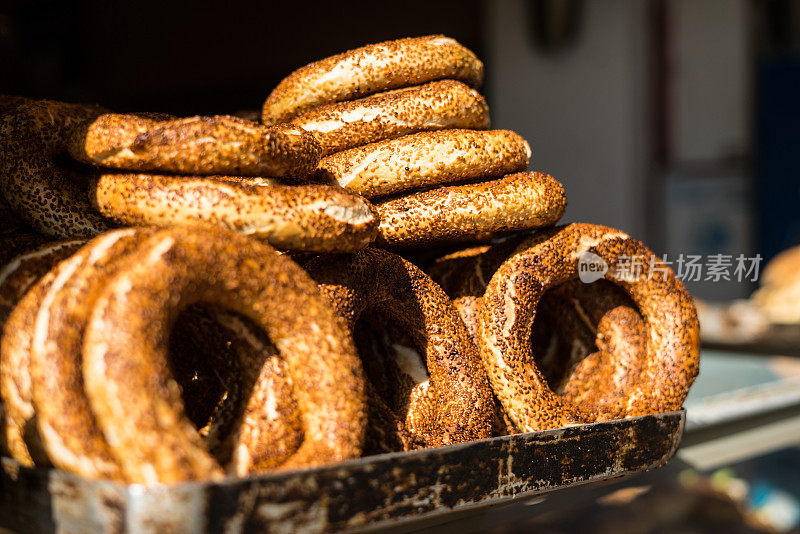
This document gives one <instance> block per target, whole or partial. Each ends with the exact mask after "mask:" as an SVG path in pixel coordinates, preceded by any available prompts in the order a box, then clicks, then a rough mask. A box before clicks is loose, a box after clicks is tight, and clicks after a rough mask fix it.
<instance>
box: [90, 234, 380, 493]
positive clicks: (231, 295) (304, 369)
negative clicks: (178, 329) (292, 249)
mask: <svg viewBox="0 0 800 534" xmlns="http://www.w3.org/2000/svg"><path fill="white" fill-rule="evenodd" d="M122 263H123V265H121V266H120V268H119V271H118V272H117V273H116V274H115V275H114V276H113V277H112V278H111V279H110V280H109V282H108V284H107V285H106V287H105V289H104V290H103V291H102V292H101V294H100V295H99V297H98V299H97V302H96V305H95V307H94V309H93V311H92V313H91V316H90V319H89V323H88V326H87V329H86V333H85V337H84V345H83V346H84V351H83V352H84V360H83V361H84V364H83V371H84V372H83V375H84V381H85V385H86V391H87V393H88V396H89V399H90V401H91V403H92V408H93V412H94V414H95V417H96V418H97V421H98V423H99V425H100V427H101V428H102V429H103V433H104V434H105V435H106V436H107V437H108V438H112V437H113V439H108V442H109V445H110V446H111V448H112V450H113V452H114V456H115V458H116V459H117V460H118V461H119V462H120V464H121V466H122V471H123V473H124V474H125V478H126V480H128V481H130V482H137V483H157V482H164V483H168V482H177V481H181V480H189V479H204V478H209V477H211V478H217V477H219V476H221V475H222V473H223V471H222V466H220V465H219V463H218V462H217V461H216V459H214V458H213V457H212V456H211V454H210V453H209V451H208V450H207V448H206V447H205V446H204V443H203V441H202V438H201V436H200V435H199V433H198V432H197V429H196V428H195V427H194V426H193V425H192V423H191V422H190V421H189V420H188V418H187V417H186V415H185V413H184V410H183V407H182V403H181V399H180V390H179V388H178V386H177V384H176V383H175V381H174V380H173V379H172V378H171V377H170V373H169V369H168V362H167V351H166V346H165V345H164V343H163V341H164V340H166V339H167V336H168V332H169V328H170V326H171V321H170V318H171V317H175V316H176V315H177V314H178V313H179V312H180V310H181V309H183V308H185V307H186V306H189V305H191V304H194V303H198V302H204V303H207V304H214V305H215V306H219V307H222V308H226V309H230V310H231V311H234V312H236V313H240V314H242V315H245V316H247V317H249V318H250V319H251V320H253V322H254V323H255V324H256V325H258V327H259V328H262V329H264V330H265V331H266V332H267V333H268V335H269V338H270V339H271V340H273V342H274V343H275V346H276V347H278V349H279V351H280V353H281V356H282V358H283V360H284V361H285V362H286V365H287V371H288V374H289V376H290V377H291V382H292V384H293V388H294V394H295V398H296V399H297V403H298V406H299V407H300V410H301V412H302V421H303V429H304V439H303V443H302V445H301V446H300V447H299V449H298V450H297V451H296V452H295V453H294V454H293V455H292V456H291V457H290V458H289V459H288V460H287V461H286V462H285V463H284V464H283V466H285V467H297V466H305V465H318V464H321V463H325V462H332V461H338V460H344V459H347V458H352V457H354V456H357V455H358V454H359V453H360V450H361V446H362V440H363V437H364V419H365V406H364V398H363V394H364V389H363V388H364V384H363V376H362V371H361V367H360V365H359V362H358V357H357V355H356V352H355V348H354V346H353V342H352V338H351V337H350V335H349V334H348V332H347V330H346V328H345V326H344V324H343V323H342V322H341V320H340V319H337V318H336V315H335V314H334V312H333V310H332V309H331V308H330V306H329V305H328V304H327V303H326V302H325V299H324V298H323V297H322V296H321V295H320V294H319V290H318V289H317V287H316V284H315V283H314V282H313V281H312V280H311V279H310V278H309V277H308V276H307V275H306V274H305V273H304V272H303V271H302V270H301V269H300V268H299V267H298V266H297V265H296V264H295V263H294V262H292V261H291V260H290V259H289V258H288V257H286V256H285V255H279V254H277V253H276V251H275V249H273V248H272V247H270V246H268V245H265V244H262V243H259V242H257V241H254V240H252V239H248V238H246V237H244V236H241V235H239V234H236V233H233V232H230V231H227V230H223V229H220V228H216V227H208V228H188V227H184V228H172V229H169V230H163V231H160V232H158V233H156V234H155V235H154V236H152V237H151V238H150V239H148V240H147V241H146V242H145V243H144V244H142V245H141V246H140V248H139V250H138V251H137V252H136V253H134V254H131V255H130V256H128V257H127V258H125V259H124V260H123V261H122ZM275 302H279V303H280V306H279V307H277V308H276V307H275V306H273V303H275ZM285 309H292V310H295V312H296V313H290V314H287V313H285V312H284V310H285ZM141 310H148V313H147V314H146V316H145V315H143V314H142V313H141Z"/></svg>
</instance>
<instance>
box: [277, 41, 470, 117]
mask: <svg viewBox="0 0 800 534" xmlns="http://www.w3.org/2000/svg"><path fill="white" fill-rule="evenodd" d="M445 78H451V79H454V80H460V81H462V82H465V83H467V84H469V85H472V86H476V87H477V86H479V85H480V84H481V82H482V81H483V63H481V62H480V60H479V59H478V58H477V57H476V56H475V54H473V53H472V52H471V51H470V50H468V49H466V48H464V47H463V46H462V45H461V44H459V43H458V42H457V41H456V40H455V39H451V38H449V37H445V36H443V35H429V36H425V37H411V38H406V39H397V40H395V41H385V42H383V43H377V44H371V45H367V46H363V47H361V48H356V49H355V50H349V51H347V52H344V53H342V54H337V55H335V56H331V57H328V58H325V59H323V60H320V61H315V62H314V63H310V64H308V65H306V66H305V67H301V68H300V69H297V70H296V71H294V72H293V73H292V74H290V75H289V76H287V77H286V78H284V79H283V81H281V83H279V84H278V86H277V87H276V88H275V89H274V90H273V91H272V93H270V95H269V97H267V100H266V102H264V107H263V110H262V115H261V120H262V121H263V122H264V124H274V123H277V122H281V121H286V120H289V119H291V118H293V117H294V116H295V115H296V114H297V113H298V112H302V111H304V110H306V109H308V108H311V107H315V106H319V105H322V104H330V103H332V102H340V101H343V100H352V99H354V98H361V97H364V96H367V95H370V94H373V93H379V92H383V91H387V90H389V89H397V88H399V87H404V86H407V85H418V84H422V83H426V82H431V81H434V80H442V79H445Z"/></svg>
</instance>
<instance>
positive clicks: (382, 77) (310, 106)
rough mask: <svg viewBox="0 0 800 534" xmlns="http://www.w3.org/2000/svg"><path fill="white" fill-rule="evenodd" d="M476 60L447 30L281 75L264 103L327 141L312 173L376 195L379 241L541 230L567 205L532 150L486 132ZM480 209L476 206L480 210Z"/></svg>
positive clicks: (425, 241)
mask: <svg viewBox="0 0 800 534" xmlns="http://www.w3.org/2000/svg"><path fill="white" fill-rule="evenodd" d="M482 81H483V63H481V62H480V60H478V58H476V57H475V55H474V54H473V53H472V52H470V51H469V50H467V49H466V48H464V47H463V46H461V45H460V44H459V43H458V42H456V41H455V40H453V39H450V38H448V37H445V36H442V35H433V36H428V37H418V38H411V39H400V40H397V41H389V42H385V43H379V44H375V45H369V46H365V47H363V48H358V49H356V50H350V51H348V52H345V53H343V54H339V55H336V56H332V57H329V58H326V59H323V60H321V61H317V62H315V63H311V64H309V65H306V66H305V67H303V68H301V69H298V70H297V71H295V72H293V73H292V74H291V75H289V76H288V77H286V78H285V79H284V80H283V81H282V82H281V83H280V84H278V87H276V88H275V90H274V91H273V92H272V93H271V94H270V95H269V97H268V98H267V100H266V102H265V103H264V106H263V109H262V120H263V121H264V123H265V124H274V123H277V122H279V121H286V120H288V121H290V123H291V124H293V125H295V126H297V127H298V128H301V129H303V130H305V131H307V132H310V133H311V134H312V135H313V136H314V137H315V138H316V139H317V140H318V141H319V143H320V145H321V147H322V155H323V157H322V160H321V161H320V164H319V170H318V173H317V176H318V178H319V179H320V180H322V181H324V182H326V183H338V184H339V185H341V186H342V187H344V188H345V189H348V190H350V191H353V192H356V193H359V194H360V195H363V196H365V197H367V198H370V199H375V200H374V202H375V207H376V209H377V211H378V214H379V217H380V226H379V229H378V238H377V244H378V245H379V246H385V247H391V248H419V247H423V246H432V245H436V244H440V243H446V242H453V241H455V242H457V241H468V240H473V239H477V238H483V237H487V236H491V235H495V234H501V233H506V232H513V231H520V230H527V229H530V228H537V227H541V226H548V225H551V224H553V223H555V222H556V221H558V219H560V218H561V216H562V215H563V213H564V209H565V208H566V196H565V195H564V190H563V188H562V187H561V184H559V183H558V182H557V181H556V180H554V179H553V178H552V177H550V176H548V175H546V174H542V173H535V172H533V173H532V172H522V171H525V169H526V168H527V167H528V163H529V162H530V157H531V149H530V146H529V145H528V143H527V142H526V141H525V140H524V139H523V138H522V137H520V136H519V135H517V134H516V133H514V132H511V131H508V130H487V128H489V108H488V106H487V105H486V101H485V99H484V98H483V96H481V95H480V94H479V93H478V92H477V91H476V89H475V88H474V87H478V86H480V84H481V83H482ZM477 207H479V209H476V208H477Z"/></svg>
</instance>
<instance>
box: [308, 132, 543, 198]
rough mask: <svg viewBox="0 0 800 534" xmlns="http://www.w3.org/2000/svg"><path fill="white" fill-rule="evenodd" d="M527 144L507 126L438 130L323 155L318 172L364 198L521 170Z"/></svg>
mask: <svg viewBox="0 0 800 534" xmlns="http://www.w3.org/2000/svg"><path fill="white" fill-rule="evenodd" d="M530 157H531V149H530V146H528V143H527V142H526V141H525V140H524V139H523V138H522V137H520V136H519V135H517V134H515V133H514V132H511V131H509V130H487V131H477V130H459V129H456V130H438V131H434V132H421V133H416V134H411V135H406V136H403V137H398V138H395V139H388V140H385V141H379V142H377V143H370V144H368V145H364V146H360V147H357V148H351V149H350V150H345V151H343V152H337V153H336V154H331V155H330V156H327V157H325V158H323V159H322V161H321V162H320V164H319V171H318V174H319V176H320V178H321V179H322V180H323V181H328V182H334V181H335V182H338V183H339V185H341V186H342V187H345V188H347V189H349V190H350V191H354V192H356V193H359V194H361V195H364V196H365V197H367V198H374V197H379V196H385V195H390V194H394V193H399V192H401V191H408V190H410V189H420V188H430V187H434V186H441V185H447V184H452V183H455V182H462V181H465V180H470V179H476V178H489V177H497V176H503V175H505V174H511V173H515V172H519V171H524V170H525V169H526V168H527V167H528V163H529V162H530Z"/></svg>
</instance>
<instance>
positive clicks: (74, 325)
mask: <svg viewBox="0 0 800 534" xmlns="http://www.w3.org/2000/svg"><path fill="white" fill-rule="evenodd" d="M154 232H155V230H154V229H152V228H141V229H133V228H130V229H123V230H115V231H112V232H108V233H105V234H103V235H102V236H99V237H97V238H95V239H93V240H92V241H91V242H90V243H88V244H87V245H86V246H84V247H82V248H81V249H80V250H79V251H78V252H77V253H75V254H73V255H72V256H71V257H70V258H68V259H66V260H64V261H62V262H61V263H59V264H58V266H56V268H55V269H54V270H53V271H52V273H53V274H54V275H55V277H54V278H53V280H52V284H50V286H49V287H48V288H47V289H46V290H45V291H44V293H43V294H42V299H41V301H40V305H39V308H38V310H37V313H36V319H35V322H34V328H33V337H32V339H31V349H30V354H31V355H30V375H31V391H32V394H33V406H34V410H35V411H36V422H37V427H38V430H39V436H40V439H41V441H42V443H43V444H44V448H45V451H46V453H47V457H48V460H49V461H50V463H52V465H54V466H55V467H57V468H59V469H62V470H64V471H67V472H70V473H75V474H77V475H79V476H82V477H86V478H108V479H114V480H124V477H123V475H122V471H121V469H120V465H119V463H118V462H117V461H116V459H115V458H114V455H113V454H112V452H111V449H110V448H109V445H108V442H107V438H106V437H105V436H104V435H103V432H102V431H101V428H100V426H99V425H98V424H97V421H96V420H95V417H94V415H93V411H92V407H91V404H90V403H89V399H88V397H87V396H86V391H85V388H84V381H83V370H82V360H83V341H84V332H85V328H86V323H87V318H88V316H89V314H90V313H91V311H92V309H93V307H94V304H95V301H96V299H97V297H98V294H99V292H100V291H101V290H102V289H103V288H104V287H105V285H106V284H107V283H108V277H110V276H113V275H114V273H115V272H116V270H117V269H118V268H119V266H120V265H121V263H122V262H121V261H120V260H121V259H122V258H124V257H125V256H126V255H128V254H130V253H131V252H134V251H135V250H136V249H137V248H138V246H139V245H140V244H141V243H143V242H144V241H145V240H146V239H147V238H148V237H149V236H150V235H152V234H153V233H154Z"/></svg>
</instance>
